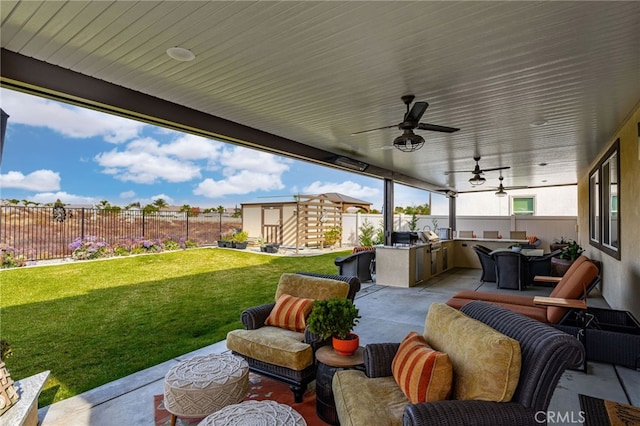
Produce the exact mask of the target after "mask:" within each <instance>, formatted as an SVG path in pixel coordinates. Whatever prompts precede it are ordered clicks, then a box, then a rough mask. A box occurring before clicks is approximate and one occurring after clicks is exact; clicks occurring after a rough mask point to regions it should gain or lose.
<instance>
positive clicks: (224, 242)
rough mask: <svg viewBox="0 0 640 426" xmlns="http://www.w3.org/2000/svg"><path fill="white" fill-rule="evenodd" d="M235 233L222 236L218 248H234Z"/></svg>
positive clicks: (228, 232) (229, 232)
mask: <svg viewBox="0 0 640 426" xmlns="http://www.w3.org/2000/svg"><path fill="white" fill-rule="evenodd" d="M232 238H233V231H232V230H231V231H227V232H225V233H224V234H221V235H220V239H219V240H218V247H231V246H232Z"/></svg>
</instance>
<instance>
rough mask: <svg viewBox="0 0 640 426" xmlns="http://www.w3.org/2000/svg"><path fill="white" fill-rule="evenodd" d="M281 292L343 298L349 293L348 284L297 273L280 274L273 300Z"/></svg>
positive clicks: (298, 295) (293, 294)
mask: <svg viewBox="0 0 640 426" xmlns="http://www.w3.org/2000/svg"><path fill="white" fill-rule="evenodd" d="M283 294H290V295H291V296H295V297H304V298H306V299H314V300H315V299H331V298H332V297H342V298H345V297H347V295H348V294H349V284H347V283H346V282H344V281H338V280H331V279H328V278H318V277H310V276H306V275H298V274H282V275H281V276H280V282H279V283H278V288H277V289H276V297H275V300H278V299H279V298H280V296H282V295H283Z"/></svg>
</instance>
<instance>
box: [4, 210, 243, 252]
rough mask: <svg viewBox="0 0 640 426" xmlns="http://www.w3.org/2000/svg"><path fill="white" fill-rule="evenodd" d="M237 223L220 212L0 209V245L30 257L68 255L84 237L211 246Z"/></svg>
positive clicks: (113, 243) (236, 226)
mask: <svg viewBox="0 0 640 426" xmlns="http://www.w3.org/2000/svg"><path fill="white" fill-rule="evenodd" d="M241 226H242V224H241V219H238V218H231V217H227V216H224V215H221V214H219V213H207V214H200V215H197V216H190V215H189V214H188V213H187V212H167V211H160V212H154V213H145V212H143V211H141V210H121V211H119V212H114V211H105V210H100V209H92V208H64V209H60V208H58V209H55V208H54V207H24V206H2V207H0V245H2V247H7V246H10V247H13V248H15V249H17V250H20V252H22V253H23V254H24V255H25V256H26V257H27V258H28V259H30V260H44V259H56V258H62V257H66V256H70V255H71V249H70V248H69V244H70V243H71V242H73V241H74V240H75V239H76V238H85V237H88V236H94V237H97V238H99V239H103V240H104V241H106V242H107V243H109V244H110V245H115V244H117V243H121V242H123V241H128V240H135V239H137V238H146V239H159V240H165V239H169V240H173V241H176V242H178V241H180V240H188V241H192V242H194V243H196V244H197V245H198V246H207V245H213V244H215V243H216V241H217V240H218V239H219V238H220V234H221V233H224V232H226V231H227V230H229V229H231V228H235V229H239V228H240V227H241Z"/></svg>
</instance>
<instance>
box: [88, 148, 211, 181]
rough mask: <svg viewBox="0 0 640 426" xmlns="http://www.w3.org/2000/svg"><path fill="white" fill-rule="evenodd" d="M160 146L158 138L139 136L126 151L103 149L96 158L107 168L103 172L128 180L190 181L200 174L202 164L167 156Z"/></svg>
mask: <svg viewBox="0 0 640 426" xmlns="http://www.w3.org/2000/svg"><path fill="white" fill-rule="evenodd" d="M159 149H160V147H159V145H158V142H157V141H154V140H149V139H139V140H136V141H134V142H132V143H130V144H129V145H128V146H127V148H126V149H125V150H124V151H118V150H117V149H114V150H112V151H109V152H103V153H100V154H98V155H96V156H95V157H94V160H95V161H96V162H97V163H98V164H99V165H101V166H102V167H103V173H106V174H110V175H114V177H115V178H116V179H118V180H122V181H125V182H127V181H131V182H135V183H146V184H152V183H155V182H157V181H159V180H165V181H167V182H188V181H190V180H192V179H195V178H198V177H200V167H199V166H197V165H196V164H194V163H192V162H190V161H181V160H179V159H176V158H172V157H170V156H167V155H164V154H163V153H161V152H159Z"/></svg>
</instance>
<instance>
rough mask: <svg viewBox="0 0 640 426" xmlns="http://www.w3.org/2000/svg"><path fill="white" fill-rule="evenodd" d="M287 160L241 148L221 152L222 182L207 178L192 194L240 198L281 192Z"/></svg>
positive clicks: (288, 161)
mask: <svg viewBox="0 0 640 426" xmlns="http://www.w3.org/2000/svg"><path fill="white" fill-rule="evenodd" d="M290 162H291V160H289V159H286V158H282V157H278V156H276V155H273V154H269V153H266V152H262V151H256V150H252V149H248V148H244V147H231V148H228V149H223V150H222V152H221V153H220V165H221V166H222V167H223V169H222V175H223V177H224V178H223V179H220V180H215V179H212V178H207V179H205V180H203V181H202V182H200V184H198V186H197V187H196V189H194V191H193V193H194V194H195V195H201V196H204V197H208V198H217V197H224V196H227V195H242V194H248V193H250V192H254V191H271V190H276V189H283V188H284V184H283V183H282V174H283V173H284V172H286V171H287V170H289V163H290Z"/></svg>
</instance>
